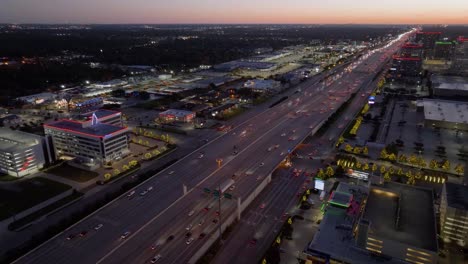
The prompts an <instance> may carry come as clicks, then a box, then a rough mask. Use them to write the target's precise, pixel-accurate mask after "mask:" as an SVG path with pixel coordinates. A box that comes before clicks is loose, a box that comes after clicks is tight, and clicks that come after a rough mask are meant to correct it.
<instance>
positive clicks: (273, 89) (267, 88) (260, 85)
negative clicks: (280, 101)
mask: <svg viewBox="0 0 468 264" xmlns="http://www.w3.org/2000/svg"><path fill="white" fill-rule="evenodd" d="M242 87H243V88H248V89H252V90H253V91H254V92H260V93H267V92H268V93H277V92H279V91H280V90H281V83H280V82H278V81H275V80H262V79H254V80H248V81H246V82H245V83H244V84H243V86H242Z"/></svg>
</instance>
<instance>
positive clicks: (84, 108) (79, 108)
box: [70, 97, 104, 113]
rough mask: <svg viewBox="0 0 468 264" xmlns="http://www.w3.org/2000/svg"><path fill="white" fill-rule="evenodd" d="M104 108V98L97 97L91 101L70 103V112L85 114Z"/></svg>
mask: <svg viewBox="0 0 468 264" xmlns="http://www.w3.org/2000/svg"><path fill="white" fill-rule="evenodd" d="M103 106H104V99H103V98H102V97H96V98H91V99H76V100H75V99H73V100H72V102H71V103H70V110H73V111H75V112H80V113H83V112H89V111H92V110H96V109H99V108H101V107H103Z"/></svg>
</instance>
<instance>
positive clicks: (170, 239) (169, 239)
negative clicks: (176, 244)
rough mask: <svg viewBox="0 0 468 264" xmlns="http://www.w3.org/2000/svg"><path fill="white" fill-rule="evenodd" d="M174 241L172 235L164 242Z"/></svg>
mask: <svg viewBox="0 0 468 264" xmlns="http://www.w3.org/2000/svg"><path fill="white" fill-rule="evenodd" d="M172 240H174V235H170V236H168V237H167V239H166V242H169V241H172Z"/></svg>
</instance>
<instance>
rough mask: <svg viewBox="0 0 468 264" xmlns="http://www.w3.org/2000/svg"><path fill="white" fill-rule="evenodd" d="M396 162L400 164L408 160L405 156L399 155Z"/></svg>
mask: <svg viewBox="0 0 468 264" xmlns="http://www.w3.org/2000/svg"><path fill="white" fill-rule="evenodd" d="M398 161H399V162H401V163H407V162H408V158H407V157H406V155H405V154H401V155H400V156H399V157H398Z"/></svg>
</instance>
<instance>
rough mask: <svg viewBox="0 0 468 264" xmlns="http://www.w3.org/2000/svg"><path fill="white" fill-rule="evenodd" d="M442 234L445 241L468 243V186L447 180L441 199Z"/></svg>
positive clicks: (460, 243)
mask: <svg viewBox="0 0 468 264" xmlns="http://www.w3.org/2000/svg"><path fill="white" fill-rule="evenodd" d="M440 236H441V237H442V239H443V240H444V242H445V243H450V244H455V245H458V246H461V247H467V245H468V186H466V185H461V184H456V183H451V182H446V183H445V184H444V187H443V189H442V196H441V201H440Z"/></svg>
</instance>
